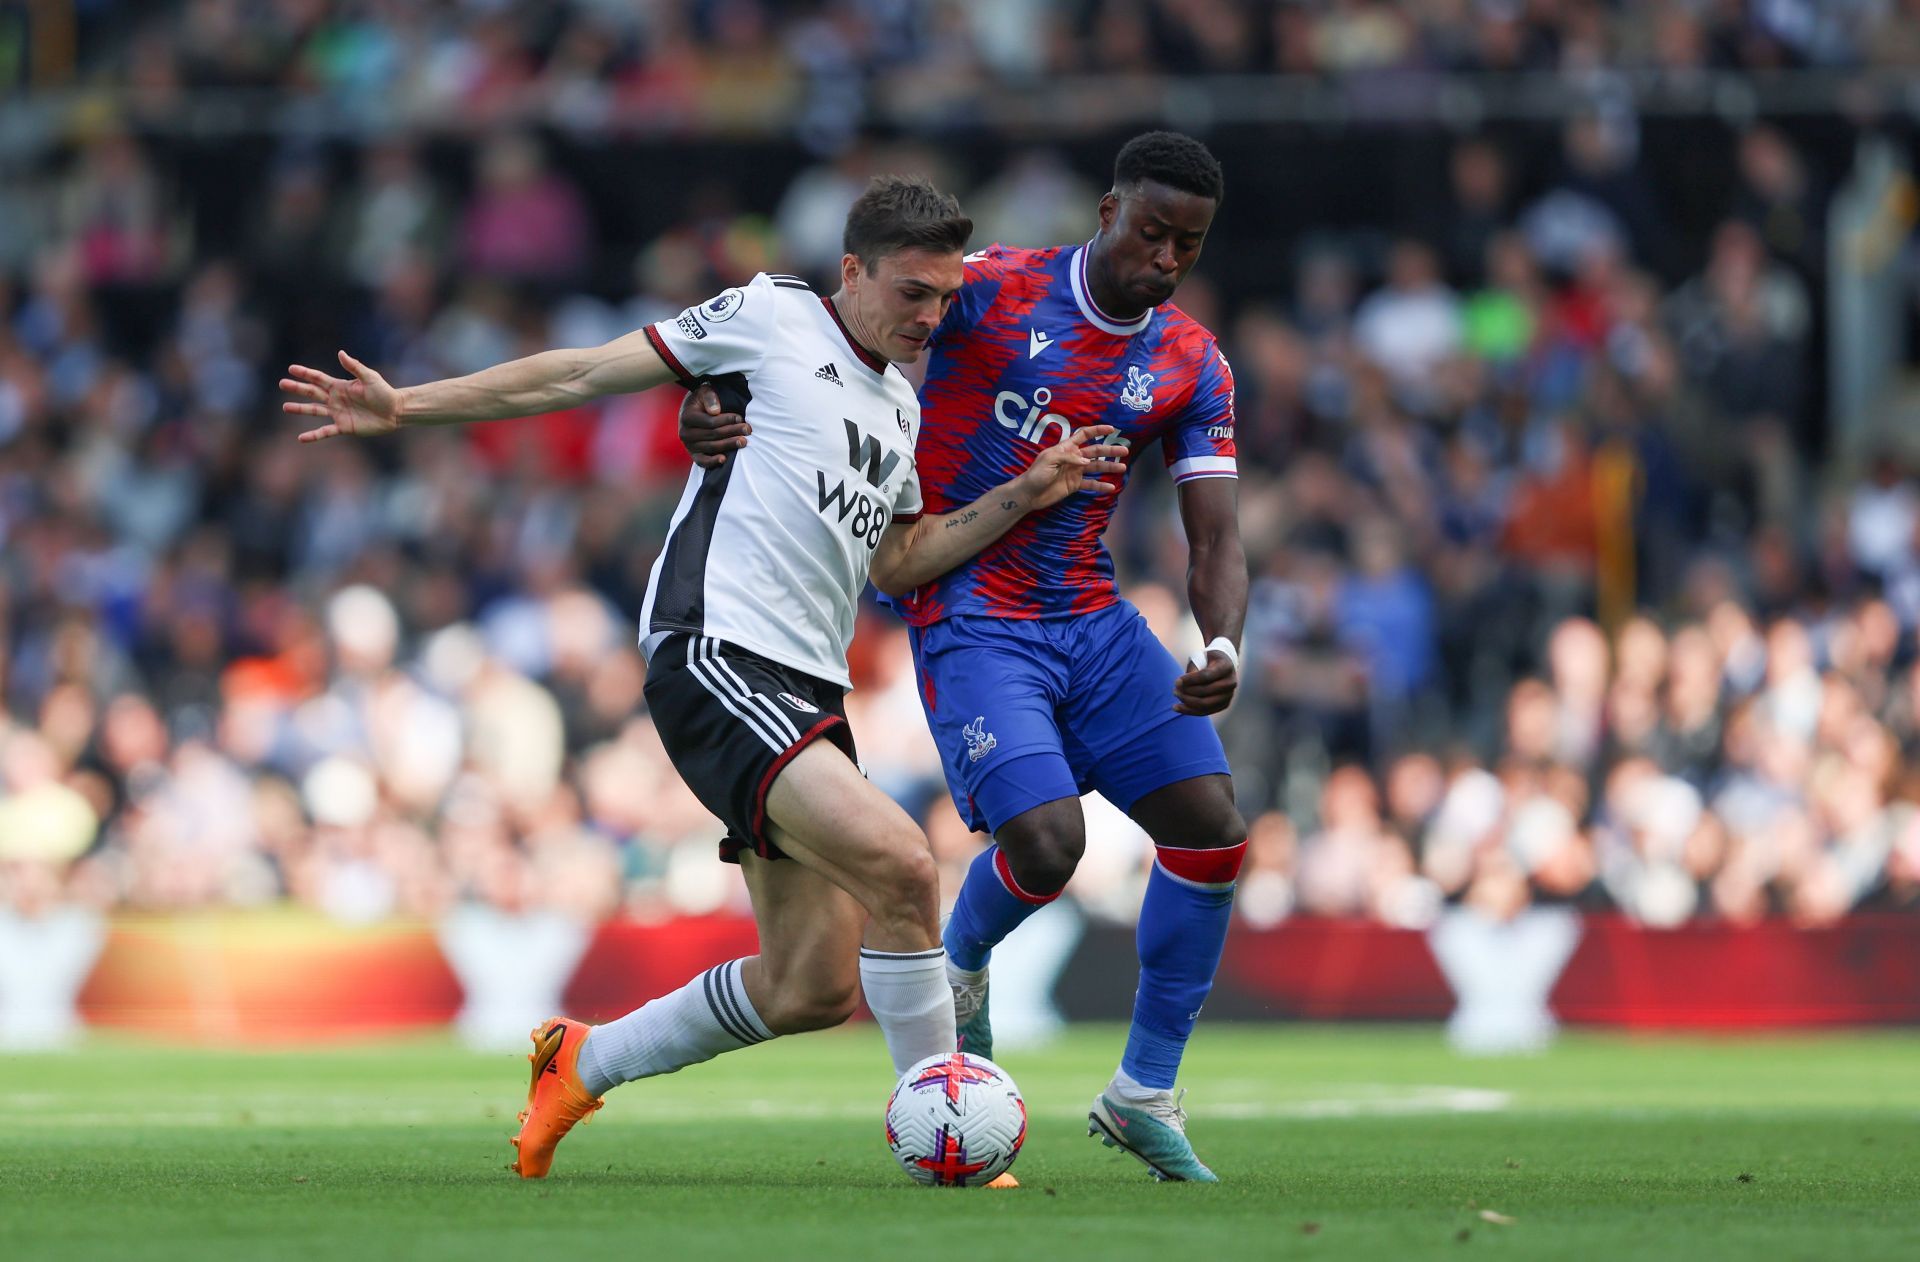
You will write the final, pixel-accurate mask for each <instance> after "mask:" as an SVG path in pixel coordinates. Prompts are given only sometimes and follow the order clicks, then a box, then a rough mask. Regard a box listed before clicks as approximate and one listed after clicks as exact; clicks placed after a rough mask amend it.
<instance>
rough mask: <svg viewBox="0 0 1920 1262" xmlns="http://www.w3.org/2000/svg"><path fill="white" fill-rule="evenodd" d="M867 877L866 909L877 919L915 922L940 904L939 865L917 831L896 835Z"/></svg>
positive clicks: (923, 918) (926, 916)
mask: <svg viewBox="0 0 1920 1262" xmlns="http://www.w3.org/2000/svg"><path fill="white" fill-rule="evenodd" d="M870 877H871V882H872V886H873V893H872V896H871V898H870V900H869V902H868V907H867V910H868V912H869V913H870V914H872V915H873V916H874V917H875V918H876V919H881V918H886V917H893V916H898V917H901V918H904V919H907V920H911V921H913V922H915V923H918V922H920V921H922V920H926V919H927V918H928V917H929V916H931V915H932V914H933V909H934V908H936V907H938V906H939V903H940V868H939V865H937V864H936V863H934V861H933V852H932V851H931V850H929V849H928V848H927V841H926V838H925V837H922V836H921V835H920V834H919V832H918V831H917V830H916V831H913V832H910V833H909V832H903V833H902V835H901V836H900V837H898V838H895V839H894V840H893V842H892V843H891V844H889V845H888V846H887V847H886V851H885V857H884V858H882V859H881V860H880V861H879V862H878V863H877V864H876V865H875V870H874V871H873V872H872V873H871V874H870Z"/></svg>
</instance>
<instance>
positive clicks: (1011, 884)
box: [993, 846, 1061, 907]
mask: <svg viewBox="0 0 1920 1262" xmlns="http://www.w3.org/2000/svg"><path fill="white" fill-rule="evenodd" d="M993 870H994V872H995V873H996V874H997V875H998V876H999V877H1000V884H1002V885H1004V886H1006V887H1007V893H1009V894H1011V895H1013V896H1014V897H1015V898H1017V899H1019V900H1020V901H1021V902H1023V903H1031V904H1033V905H1034V906H1035V907H1045V906H1046V905H1047V904H1048V903H1051V902H1052V901H1053V900H1054V899H1056V898H1058V897H1060V893H1061V892H1060V891H1059V890H1055V891H1054V892H1053V893H1051V894H1029V893H1028V892H1027V891H1026V890H1023V889H1021V888H1020V882H1018V881H1016V880H1014V879H1013V869H1012V868H1011V867H1009V866H1007V852H1006V851H1004V850H1002V849H1000V848H999V847H997V846H996V847H994V851H993Z"/></svg>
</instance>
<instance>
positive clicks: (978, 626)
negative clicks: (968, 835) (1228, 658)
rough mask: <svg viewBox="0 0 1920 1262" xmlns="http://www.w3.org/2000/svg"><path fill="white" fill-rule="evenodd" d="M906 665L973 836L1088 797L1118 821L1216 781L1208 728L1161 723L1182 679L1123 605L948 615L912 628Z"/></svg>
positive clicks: (1220, 756)
mask: <svg viewBox="0 0 1920 1262" xmlns="http://www.w3.org/2000/svg"><path fill="white" fill-rule="evenodd" d="M913 660H914V665H915V667H916V668H917V669H918V672H919V682H920V701H921V703H922V704H923V705H924V706H925V707H926V711H927V724H928V726H929V727H931V728H932V729H933V739H934V740H935V742H936V743H938V745H939V746H940V758H941V763H942V765H943V766H944V767H945V769H946V773H947V788H948V789H949V790H950V791H951V792H952V793H953V804H954V806H956V807H957V808H959V811H960V818H962V819H964V820H966V821H967V825H968V826H969V827H971V828H973V829H974V830H975V831H985V832H997V831H998V830H999V828H1000V826H1001V825H1002V824H1004V823H1006V822H1007V821H1008V820H1010V819H1012V818H1013V817H1014V816H1016V815H1019V814H1021V813H1022V812H1025V811H1029V810H1032V809H1033V808H1034V807H1036V806H1039V805H1041V804H1042V803H1045V802H1052V801H1056V800H1057V799H1060V798H1070V797H1079V796H1080V795H1081V794H1082V793H1085V792H1087V791H1089V790H1097V791H1098V792H1099V793H1100V794H1101V796H1103V797H1105V798H1106V799H1107V800H1108V801H1110V802H1112V803H1113V804H1114V805H1115V806H1118V807H1120V808H1121V809H1122V810H1131V809H1132V807H1133V804H1134V803H1135V802H1138V801H1139V800H1140V799H1141V798H1143V797H1145V796H1146V795H1147V794H1149V793H1151V792H1153V791H1154V790H1155V789H1159V788H1164V787H1165V786H1167V785H1169V784H1173V783H1174V782H1175V781H1179V780H1189V779H1192V778H1193V777H1194V776H1208V775H1224V774H1226V772H1227V755H1226V751H1225V750H1224V749H1222V748H1221V746H1220V737H1219V736H1218V735H1217V734H1216V733H1215V732H1214V730H1213V723H1212V722H1211V721H1210V720H1208V719H1205V718H1201V717H1200V716H1198V715H1191V714H1178V713H1176V712H1175V711H1174V708H1173V681H1174V680H1176V679H1178V678H1179V677H1180V676H1181V674H1182V673H1184V671H1183V668H1182V667H1181V665H1180V663H1179V662H1177V661H1175V660H1174V657H1173V655H1172V654H1171V653H1169V652H1167V650H1166V649H1165V648H1163V647H1162V646H1161V644H1160V641H1159V640H1157V639H1155V638H1154V635H1153V632H1152V631H1150V630H1148V629H1147V620H1146V619H1145V618H1143V617H1141V616H1140V612H1139V611H1138V610H1136V609H1135V608H1134V607H1133V606H1132V605H1130V604H1128V603H1127V602H1125V601H1120V602H1118V603H1116V604H1113V605H1110V606H1108V607H1107V608H1105V609H1101V610H1098V611H1096V612H1094V613H1090V614H1080V615H1076V616H1073V617H1066V618H983V617H975V616H970V615H956V616H954V617H951V618H946V619H944V620H942V621H940V622H936V623H933V624H932V625H930V626H925V627H915V628H913Z"/></svg>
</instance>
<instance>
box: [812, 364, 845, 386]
mask: <svg viewBox="0 0 1920 1262" xmlns="http://www.w3.org/2000/svg"><path fill="white" fill-rule="evenodd" d="M813 375H814V376H816V377H818V378H820V380H822V381H831V382H832V383H833V384H834V385H836V386H844V385H846V384H847V383H846V382H844V381H842V380H840V370H839V369H838V368H836V367H834V366H833V365H832V364H830V363H829V364H823V365H822V366H821V367H820V369H819V370H818V371H817V372H815V373H814V374H813Z"/></svg>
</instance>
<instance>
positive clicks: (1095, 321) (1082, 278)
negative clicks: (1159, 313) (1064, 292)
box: [1067, 241, 1154, 337]
mask: <svg viewBox="0 0 1920 1262" xmlns="http://www.w3.org/2000/svg"><path fill="white" fill-rule="evenodd" d="M1092 245H1093V242H1091V241H1089V242H1087V244H1086V245H1083V246H1081V247H1080V248H1079V249H1077V250H1075V251H1074V252H1073V257H1072V258H1070V259H1068V260H1067V281H1068V283H1069V284H1070V285H1071V286H1072V287H1073V301H1074V302H1075V303H1076V304H1077V305H1078V306H1079V308H1080V314H1081V315H1083V316H1085V317H1086V318H1087V323H1088V324H1091V325H1092V326H1093V327H1094V328H1096V329H1099V330H1100V331H1101V332H1102V333H1111V334H1113V335H1114V336H1116V337H1132V336H1133V335H1134V334H1136V333H1139V332H1141V331H1143V330H1144V329H1145V328H1146V327H1147V325H1148V324H1149V323H1150V322H1151V321H1152V320H1153V313H1154V308H1152V307H1148V308H1147V309H1146V310H1145V311H1142V312H1141V313H1140V316H1139V318H1138V319H1136V320H1133V321H1132V322H1130V323H1126V324H1122V323H1121V322H1120V321H1118V320H1116V319H1114V318H1113V317H1112V316H1110V315H1108V314H1107V313H1106V312H1104V311H1102V310H1100V307H1099V304H1097V303H1095V302H1094V300H1093V290H1092V289H1090V288H1088V286H1087V250H1088V248H1089V247H1090V246H1092Z"/></svg>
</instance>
